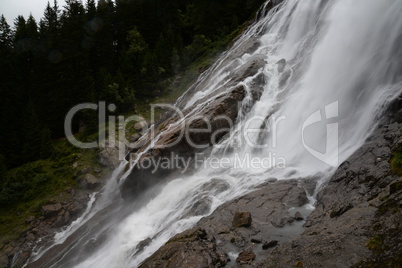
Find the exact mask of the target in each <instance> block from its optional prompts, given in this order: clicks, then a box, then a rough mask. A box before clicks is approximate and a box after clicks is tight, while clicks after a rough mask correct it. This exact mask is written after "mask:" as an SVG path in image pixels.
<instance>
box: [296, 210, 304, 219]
mask: <svg viewBox="0 0 402 268" xmlns="http://www.w3.org/2000/svg"><path fill="white" fill-rule="evenodd" d="M294 219H295V220H296V221H302V220H304V218H303V215H302V214H301V213H300V212H299V211H296V213H295V216H294Z"/></svg>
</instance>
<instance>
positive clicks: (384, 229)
mask: <svg viewBox="0 0 402 268" xmlns="http://www.w3.org/2000/svg"><path fill="white" fill-rule="evenodd" d="M401 115H402V101H401V98H400V99H398V100H395V101H394V102H393V103H392V104H391V106H390V109H389V110H388V113H387V114H386V115H385V116H384V118H383V119H382V120H381V121H380V122H379V124H378V127H377V128H376V129H375V130H374V131H373V133H372V134H371V136H370V137H369V138H368V139H367V141H366V143H365V144H364V145H363V146H362V147H361V148H360V149H359V150H357V151H356V152H355V153H354V154H353V155H352V156H350V157H349V159H347V160H346V161H345V162H344V163H343V164H342V165H340V166H339V168H338V170H337V171H336V172H335V174H334V175H333V176H332V178H331V179H330V180H329V181H328V183H327V185H326V186H325V187H324V188H321V191H319V193H318V196H317V204H316V209H315V210H313V211H312V213H311V214H309V212H307V213H306V210H303V205H304V204H305V203H306V202H308V199H307V195H306V193H309V194H312V193H313V192H314V189H315V188H316V186H317V185H316V182H317V179H318V178H306V179H301V180H299V181H297V180H288V181H286V180H285V181H275V180H272V182H271V183H267V184H266V185H264V186H262V188H261V189H259V190H256V191H254V192H251V193H249V194H246V195H244V196H243V197H240V198H237V199H236V200H233V201H230V202H227V203H225V204H223V205H221V206H220V207H218V208H217V209H216V210H215V211H214V212H213V213H212V214H211V215H210V216H208V217H205V218H203V219H201V220H200V221H199V222H198V223H197V224H196V227H194V228H201V229H202V230H204V231H205V233H206V236H208V237H213V239H214V240H216V241H217V242H216V245H214V246H215V247H214V248H213V249H211V248H208V247H204V248H203V250H202V251H203V252H204V251H205V252H210V253H209V254H216V252H224V253H226V254H228V255H230V254H233V253H234V254H239V255H237V256H238V257H237V259H236V260H235V259H231V262H232V264H231V265H233V262H235V261H240V262H244V263H248V265H249V267H290V266H296V267H378V265H383V264H384V263H385V264H386V265H387V266H388V267H395V266H394V265H398V264H400V252H402V239H401V238H400V235H399V232H400V230H402V216H401V207H402V201H401V200H402V179H401V178H400V175H396V174H395V173H394V172H395V171H393V170H392V168H391V165H390V159H392V157H393V155H394V154H395V152H399V151H396V150H399V148H401V147H402V145H401V144H402V140H401V137H402V122H398V121H400V120H398V118H400V117H401ZM389 137H394V138H392V139H390V138H389ZM294 206H298V207H294ZM290 210H292V211H295V212H292V213H291V212H290ZM239 211H247V212H243V214H244V215H245V214H247V215H248V216H249V217H250V222H251V217H252V218H253V221H252V223H251V224H250V226H249V225H248V223H249V221H248V222H247V224H246V225H247V226H249V227H246V228H244V227H243V228H238V226H237V225H236V226H233V222H235V219H240V218H242V217H241V215H243V214H242V212H239ZM232 220H233V222H232ZM234 227H237V228H234ZM182 235H183V234H178V235H177V236H176V237H180V236H182ZM261 242H262V244H261ZM169 244H170V243H169V242H168V243H167V245H169ZM186 245H187V247H190V248H191V247H192V246H193V244H192V242H190V243H187V244H186ZM197 246H199V245H197ZM165 247H166V245H165V246H163V247H162V248H161V249H159V250H158V251H156V253H155V254H154V255H152V256H151V257H150V258H148V259H147V260H146V261H145V262H144V264H147V265H150V266H151V267H155V266H153V265H155V264H156V263H158V264H163V263H168V262H169V261H170V259H169V258H167V259H166V258H165V259H163V260H161V259H159V258H160V257H158V256H161V255H160V254H161V252H164V251H165ZM172 247H174V248H175V250H177V251H176V253H175V254H179V253H178V251H180V252H181V254H182V257H183V259H186V256H187V254H188V253H187V252H186V251H183V250H182V249H181V248H180V247H175V246H172V245H170V249H171V248H172ZM272 248H275V250H272ZM254 253H255V255H253V254H254ZM204 254H205V253H204ZM253 256H255V257H253ZM254 259H255V260H254ZM228 263H230V262H228ZM198 264H199V263H194V264H193V265H198ZM373 265H374V266H373ZM144 267H149V266H144ZM175 267H185V266H180V265H179V266H175ZM214 267H215V266H214Z"/></svg>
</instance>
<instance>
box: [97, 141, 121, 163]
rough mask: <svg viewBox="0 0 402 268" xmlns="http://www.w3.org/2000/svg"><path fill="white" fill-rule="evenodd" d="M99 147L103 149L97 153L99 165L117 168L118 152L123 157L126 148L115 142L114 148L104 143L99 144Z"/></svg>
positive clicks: (118, 161)
mask: <svg viewBox="0 0 402 268" xmlns="http://www.w3.org/2000/svg"><path fill="white" fill-rule="evenodd" d="M101 147H102V148H104V149H103V150H102V151H101V152H100V153H99V164H101V165H102V166H105V167H110V168H117V167H118V166H119V164H120V159H119V158H120V151H121V150H123V151H124V152H121V153H122V155H123V156H124V155H125V151H126V146H125V145H124V144H123V143H122V142H116V144H115V145H114V146H111V144H110V143H109V142H108V141H106V142H105V143H104V144H101Z"/></svg>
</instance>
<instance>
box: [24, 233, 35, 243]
mask: <svg viewBox="0 0 402 268" xmlns="http://www.w3.org/2000/svg"><path fill="white" fill-rule="evenodd" d="M26 239H27V242H33V241H34V240H35V239H36V237H35V235H34V234H33V233H28V234H27V237H26Z"/></svg>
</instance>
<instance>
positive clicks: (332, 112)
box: [302, 101, 339, 167]
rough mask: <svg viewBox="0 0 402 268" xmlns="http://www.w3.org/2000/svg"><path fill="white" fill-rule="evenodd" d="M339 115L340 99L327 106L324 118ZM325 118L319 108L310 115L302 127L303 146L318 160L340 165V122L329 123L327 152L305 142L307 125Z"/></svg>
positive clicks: (331, 164)
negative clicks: (315, 148) (322, 151)
mask: <svg viewBox="0 0 402 268" xmlns="http://www.w3.org/2000/svg"><path fill="white" fill-rule="evenodd" d="M337 117H338V101H335V102H333V103H331V104H328V105H327V106H325V118H324V120H328V119H332V118H337ZM322 120H323V118H322V115H321V111H320V110H317V111H316V112H314V113H313V114H312V115H310V116H309V117H308V118H307V120H306V121H305V122H304V123H303V128H302V140H303V146H304V148H306V150H307V151H308V152H309V153H310V154H311V155H313V156H314V157H315V158H317V159H318V160H320V161H322V162H324V163H326V164H328V165H330V166H333V167H337V166H338V162H339V159H338V153H339V152H338V123H330V124H327V143H326V146H325V153H321V152H319V151H317V150H314V149H313V148H311V147H310V146H308V145H307V144H306V142H305V136H304V130H305V129H306V127H308V126H311V125H313V124H315V123H318V122H321V121H322Z"/></svg>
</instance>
